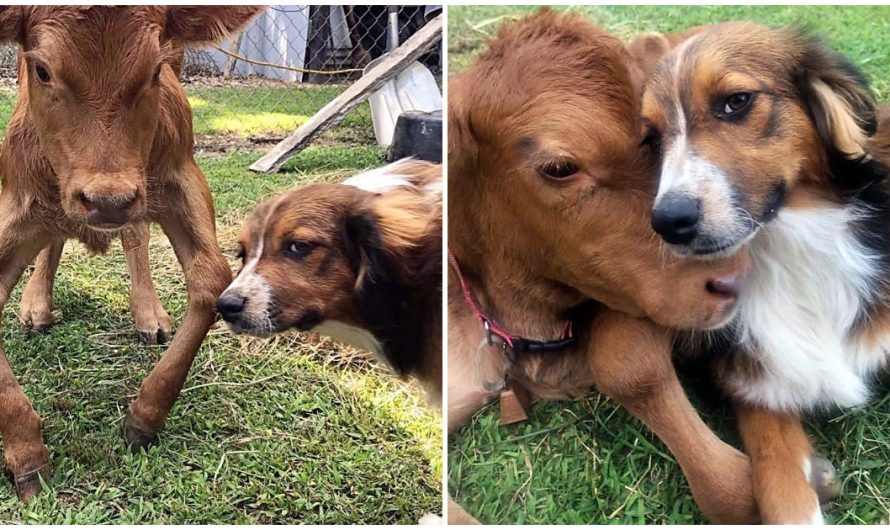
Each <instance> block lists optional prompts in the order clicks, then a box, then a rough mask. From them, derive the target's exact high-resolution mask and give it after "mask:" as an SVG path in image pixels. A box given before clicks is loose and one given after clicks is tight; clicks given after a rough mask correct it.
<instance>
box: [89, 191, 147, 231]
mask: <svg viewBox="0 0 890 530" xmlns="http://www.w3.org/2000/svg"><path fill="white" fill-rule="evenodd" d="M137 199H138V197H137V194H136V192H135V191H132V192H124V193H109V194H96V193H89V192H82V193H81V194H80V203H81V204H82V205H83V207H84V209H85V210H86V212H87V222H88V223H90V224H93V225H122V224H124V223H126V222H127V221H128V220H129V215H130V209H131V208H132V207H133V206H134V205H135V204H136V201H137Z"/></svg>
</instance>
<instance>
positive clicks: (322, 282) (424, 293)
mask: <svg viewBox="0 0 890 530" xmlns="http://www.w3.org/2000/svg"><path fill="white" fill-rule="evenodd" d="M399 173H400V174H403V173H404V174H409V175H410V176H411V182H412V184H413V185H412V186H409V187H405V188H397V189H395V190H391V191H388V192H385V193H382V194H376V193H373V192H370V191H365V190H362V189H359V188H356V187H353V186H350V185H344V184H312V185H309V186H305V187H303V188H299V189H296V190H293V191H291V192H288V193H285V194H283V195H279V196H277V197H274V198H272V199H270V200H268V201H266V202H265V203H263V204H261V205H259V206H258V207H257V208H256V209H255V210H254V212H253V213H252V214H251V215H250V217H249V218H248V221H247V222H246V224H245V225H244V228H243V230H242V235H241V240H240V245H241V249H242V256H243V257H244V260H245V263H247V264H252V263H255V265H250V267H251V268H250V270H248V269H247V267H245V269H244V271H242V273H239V277H238V278H236V281H235V283H233V284H232V286H230V287H229V289H227V290H226V291H225V293H224V294H223V297H226V296H241V297H243V299H244V300H245V305H244V308H243V310H242V311H241V312H240V313H239V314H238V315H237V318H236V319H230V318H229V317H228V316H227V315H226V313H225V312H223V316H224V318H227V320H229V321H230V325H231V326H232V327H233V329H235V330H236V331H246V332H250V333H254V334H261V335H262V334H267V333H271V332H280V331H286V330H288V329H292V328H296V329H300V330H302V331H308V330H310V329H313V328H314V327H315V326H317V325H320V324H324V323H325V322H330V321H336V322H340V323H343V324H347V325H350V326H354V327H359V328H363V329H368V330H369V331H371V332H372V334H375V336H376V337H377V339H378V340H379V341H381V342H383V343H384V344H383V347H384V351H383V352H382V354H383V357H384V358H385V360H387V361H389V363H390V365H391V366H392V367H393V368H394V369H396V370H397V371H399V372H400V375H405V376H414V377H417V378H418V379H419V380H420V381H421V382H422V383H423V385H424V386H425V387H426V388H427V390H428V394H429V397H430V400H431V401H432V402H436V403H438V402H439V401H440V398H441V390H442V381H441V378H442V364H441V363H442V361H441V359H442V343H441V320H442V311H441V306H442V304H441V300H442V298H441V297H442V205H441V196H440V195H439V194H438V193H433V194H430V193H427V192H425V191H424V188H425V187H426V186H427V185H428V184H430V183H432V182H433V181H437V180H440V179H441V166H438V165H434V164H428V163H424V162H416V163H411V164H403V165H402V166H401V168H400V171H399ZM378 236H379V241H376V238H377V237H378ZM294 241H299V242H306V243H309V244H311V245H312V250H311V251H309V252H307V253H306V254H305V255H303V256H301V257H296V256H294V255H293V254H292V253H289V252H286V251H283V249H287V248H288V247H289V245H290V244H291V243H292V242H294ZM260 249H262V253H261V254H260ZM242 274H255V275H256V276H258V277H260V278H262V290H263V291H264V293H262V296H260V294H261V293H258V292H256V291H255V290H254V291H253V292H252V291H251V287H250V285H251V283H250V282H247V283H245V284H244V285H241V284H239V283H238V282H239V280H243V278H241V275H242ZM380 282H387V285H389V287H387V290H385V291H379V290H375V284H379V283H380ZM395 285H397V287H395ZM378 287H379V286H378ZM393 289H397V290H398V292H395V291H394V290H393ZM406 292H407V294H406ZM403 295H404V296H406V297H407V298H406V303H412V304H416V307H414V309H412V311H419V312H420V313H421V314H419V315H415V316H414V317H412V318H409V319H408V320H410V321H413V322H414V323H415V325H416V326H418V327H419V328H418V329H419V330H420V331H421V338H422V340H421V342H420V344H418V346H419V347H420V351H411V352H407V354H408V355H410V356H411V357H413V358H412V359H405V358H399V357H393V355H399V352H397V351H395V350H392V349H390V350H388V349H387V346H390V347H392V346H394V345H393V344H387V343H386V342H385V339H387V337H382V336H380V335H378V334H377V333H376V331H375V330H377V331H379V330H378V329H377V328H375V326H374V323H373V322H369V321H368V315H367V314H366V313H365V312H364V310H363V307H364V306H363V304H365V305H368V304H371V306H372V307H375V308H377V307H379V308H380V309H381V314H385V313H383V312H384V311H386V310H388V305H387V304H392V303H397V301H396V299H395V298H393V299H392V300H390V299H387V298H388V297H389V296H392V297H398V296H403ZM362 297H373V298H376V299H375V300H363V299H362ZM272 309H274V311H273V312H271V313H270V312H269V311H270V310H272ZM262 315H267V316H262ZM396 315H397V316H398V311H397V312H396ZM373 317H374V315H372V318H373ZM403 322H404V321H402V320H400V321H394V322H388V323H384V324H385V325H386V326H392V328H393V329H391V330H390V332H391V333H396V334H398V335H403V336H408V335H410V334H411V333H412V332H414V331H418V329H406V328H402V327H401V326H403V325H404V324H403ZM335 338H336V337H335ZM401 353H402V354H405V353H406V352H401Z"/></svg>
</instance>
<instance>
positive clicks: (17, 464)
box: [0, 195, 51, 501]
mask: <svg viewBox="0 0 890 530" xmlns="http://www.w3.org/2000/svg"><path fill="white" fill-rule="evenodd" d="M13 202H14V201H12V200H9V195H6V196H5V197H4V196H2V195H0V312H2V310H3V308H4V307H5V306H6V302H7V301H8V300H9V295H10V293H11V292H12V289H13V287H15V284H16V283H17V282H18V281H19V278H21V276H22V273H23V272H24V271H25V267H27V266H28V264H30V263H31V261H32V260H33V259H34V257H35V256H36V255H37V253H38V252H40V250H41V249H42V248H43V247H44V246H45V245H47V244H48V243H49V237H48V236H47V235H46V234H44V233H42V232H41V233H37V232H35V230H34V228H33V224H34V223H33V222H32V221H31V220H30V219H27V217H26V216H25V214H23V213H21V212H20V209H19V208H18V206H17V205H16V204H13ZM0 437H2V439H3V457H4V459H5V460H6V465H7V466H8V467H9V470H10V471H11V472H12V477H13V483H14V486H15V490H16V493H17V494H18V496H19V498H20V499H22V500H25V501H27V500H29V499H31V498H32V497H33V496H34V495H35V494H37V493H38V492H39V491H40V487H41V486H40V479H41V477H42V478H43V479H44V480H49V478H50V476H51V470H50V461H49V451H47V449H46V446H45V445H44V444H43V435H42V433H41V425H40V418H39V417H38V416H37V413H36V412H35V411H34V408H33V407H32V406H31V401H30V400H29V399H28V397H27V396H26V395H25V393H24V392H23V391H22V387H21V386H20V385H19V383H18V381H17V380H16V378H15V375H14V374H13V372H12V367H11V366H10V364H9V359H8V358H7V357H6V352H5V350H4V347H3V344H2V342H0Z"/></svg>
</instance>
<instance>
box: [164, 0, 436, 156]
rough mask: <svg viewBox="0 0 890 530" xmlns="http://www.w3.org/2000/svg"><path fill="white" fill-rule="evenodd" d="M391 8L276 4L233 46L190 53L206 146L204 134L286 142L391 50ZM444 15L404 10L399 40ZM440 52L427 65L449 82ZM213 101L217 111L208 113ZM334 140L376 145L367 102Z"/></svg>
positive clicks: (190, 77)
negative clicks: (305, 122)
mask: <svg viewBox="0 0 890 530" xmlns="http://www.w3.org/2000/svg"><path fill="white" fill-rule="evenodd" d="M388 10H389V8H388V6H348V5H331V6H314V5H313V6H310V5H302V6H301V5H288V6H270V7H268V8H267V9H266V11H265V12H264V13H263V14H262V15H261V16H260V17H259V18H257V19H256V20H255V21H254V22H253V23H252V24H251V25H250V26H249V27H247V28H246V29H245V30H244V31H243V32H241V33H239V34H237V35H232V36H231V38H230V39H229V41H228V42H225V43H222V44H221V45H219V46H216V47H214V48H209V49H193V50H188V51H187V52H186V57H185V63H184V66H183V71H182V79H183V83H184V84H185V86H186V90H187V91H188V92H189V94H190V95H194V97H193V99H192V106H193V108H195V127H196V132H198V133H199V147H200V144H201V141H200V138H201V137H202V133H204V134H210V135H212V136H214V139H213V140H212V141H211V142H210V143H214V142H217V143H218V142H220V141H221V140H222V139H225V141H227V142H232V141H235V142H236V143H238V142H242V143H243V142H244V141H245V140H246V141H249V142H251V143H254V144H256V143H273V142H276V141H278V140H280V139H281V138H283V137H284V136H286V135H287V134H288V133H290V132H291V131H292V130H294V129H295V128H296V127H297V126H299V125H300V123H301V122H302V121H305V119H307V118H308V117H311V116H312V114H314V113H315V111H317V110H318V109H320V108H321V107H322V106H324V105H325V104H326V103H327V102H328V101H330V100H331V99H333V98H334V97H335V96H336V95H337V94H339V93H340V92H341V91H342V90H344V89H345V88H346V87H347V86H348V85H349V84H351V83H352V82H354V81H355V80H356V79H358V78H359V77H361V75H362V72H363V71H364V69H365V68H366V67H367V66H368V65H369V64H370V63H371V61H373V60H374V59H376V58H378V57H380V56H382V55H383V54H385V53H386V52H388V51H389V46H388V41H389V39H388V20H389V12H388ZM439 12H440V9H439V8H437V7H432V6H398V8H397V13H398V36H399V42H404V41H405V40H406V39H407V38H408V37H410V36H411V35H412V34H413V33H414V32H416V31H417V30H419V29H420V28H421V27H422V26H423V25H424V24H425V23H426V21H428V20H429V19H430V18H432V17H434V16H436V15H437V14H438V13H439ZM440 49H441V48H437V49H436V50H434V51H432V52H430V53H428V54H426V55H425V56H424V57H423V58H422V59H421V62H422V63H423V64H424V65H425V66H427V67H428V68H429V69H430V70H431V71H432V72H433V73H434V75H436V77H437V78H438V79H440V80H441V72H442V65H441V54H440V51H439V50H440ZM208 102H209V103H212V104H211V107H212V108H210V109H206V110H207V111H206V112H204V111H202V105H205V104H206V103H208ZM213 109H216V110H222V112H214V111H213ZM239 119H240V120H241V121H242V122H243V123H241V124H240V125H239V124H238V123H237V122H238V121H239ZM326 138H327V140H328V142H334V143H346V144H356V143H358V144H369V143H373V142H374V136H373V127H372V123H371V115H370V111H369V108H368V105H367V103H365V104H363V105H362V106H360V107H359V108H358V109H356V110H355V111H353V112H352V114H351V115H350V116H348V117H347V119H346V120H344V122H343V123H342V124H341V125H340V126H338V127H337V128H335V129H334V130H333V131H332V132H331V133H329V134H327V135H326ZM205 139H206V138H205Z"/></svg>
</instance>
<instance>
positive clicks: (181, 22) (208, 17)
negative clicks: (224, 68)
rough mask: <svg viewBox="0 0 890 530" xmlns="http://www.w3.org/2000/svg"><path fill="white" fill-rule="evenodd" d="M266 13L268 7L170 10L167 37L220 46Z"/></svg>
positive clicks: (215, 7) (181, 7)
mask: <svg viewBox="0 0 890 530" xmlns="http://www.w3.org/2000/svg"><path fill="white" fill-rule="evenodd" d="M265 9H266V8H265V6H170V7H168V8H167V28H166V32H167V36H168V37H169V38H171V39H173V40H175V41H178V42H180V43H183V44H186V43H189V44H211V43H214V42H219V41H221V40H223V39H224V38H226V36H227V35H229V34H230V33H232V32H234V31H237V30H238V29H240V28H242V27H244V26H246V25H247V23H248V22H250V21H251V20H252V19H253V17H255V16H257V15H258V14H260V13H262V12H263V10H265Z"/></svg>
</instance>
